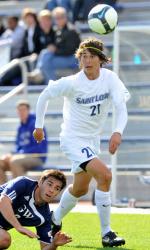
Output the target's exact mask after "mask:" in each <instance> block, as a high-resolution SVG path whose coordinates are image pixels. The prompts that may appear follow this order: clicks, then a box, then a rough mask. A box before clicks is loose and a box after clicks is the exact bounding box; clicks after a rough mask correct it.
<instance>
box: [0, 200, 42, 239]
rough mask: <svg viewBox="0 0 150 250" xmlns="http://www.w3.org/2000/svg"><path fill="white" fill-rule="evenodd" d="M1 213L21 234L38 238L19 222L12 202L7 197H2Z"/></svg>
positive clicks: (0, 202)
mask: <svg viewBox="0 0 150 250" xmlns="http://www.w3.org/2000/svg"><path fill="white" fill-rule="evenodd" d="M0 213H1V214H2V215H3V217H4V218H5V220H7V221H8V222H9V223H10V224H11V225H12V226H13V227H14V228H15V229H16V230H17V231H18V232H19V233H21V234H24V235H27V236H28V237H30V238H37V237H38V236H37V235H36V234H35V233H33V232H32V231H30V230H28V229H27V228H24V227H23V226H22V225H21V224H20V222H19V221H18V220H17V218H16V216H15V214H14V211H13V208H12V201H11V200H10V198H9V197H7V196H6V195H2V196H1V197H0Z"/></svg>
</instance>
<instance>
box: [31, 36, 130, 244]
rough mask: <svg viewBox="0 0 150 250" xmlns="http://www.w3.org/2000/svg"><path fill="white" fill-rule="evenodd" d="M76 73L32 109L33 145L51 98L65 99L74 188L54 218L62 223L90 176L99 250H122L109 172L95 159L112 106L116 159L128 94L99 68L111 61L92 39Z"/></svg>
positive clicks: (64, 136)
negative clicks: (114, 224)
mask: <svg viewBox="0 0 150 250" xmlns="http://www.w3.org/2000/svg"><path fill="white" fill-rule="evenodd" d="M76 58H77V59H78V61H79V67H80V71H79V72H78V73H77V74H75V75H71V76H68V77H63V78H61V79H59V80H57V81H50V82H49V84H48V86H47V87H46V88H45V89H44V91H43V92H42V93H41V94H40V96H39V99H38V102H37V106H36V124H35V130H34V132H33V135H34V138H35V140H36V141H37V142H41V141H42V140H43V139H44V132H43V125H44V116H45V112H46V109H47V103H48V100H49V99H50V98H54V97H58V96H64V107H63V120H64V121H63V124H62V126H61V134H60V147H61V149H62V150H63V152H65V154H66V155H67V157H68V158H69V159H70V160H71V162H72V172H73V173H74V181H73V184H72V185H70V186H69V187H68V188H67V189H66V190H65V192H64V193H63V195H62V198H61V200H60V204H59V207H58V208H57V209H56V211H54V213H53V222H54V223H55V224H56V225H57V226H58V229H59V225H60V224H61V220H62V218H63V217H64V216H65V215H66V214H67V213H68V212H69V211H70V210H71V209H72V208H73V207H74V206H75V205H76V203H77V201H78V199H79V197H80V196H82V195H84V194H86V193H87V192H88V188H89V183H90V181H91V179H92V177H93V178H94V179H95V180H96V182H97V189H96V191H95V202H96V206H97V210H98V214H99V218H100V222H101V232H102V244H103V246H104V247H105V246H108V247H109V246H110V247H113V246H120V245H124V244H125V240H124V239H123V238H120V237H118V236H117V235H116V233H114V232H113V231H112V229H111V227H110V207H111V199H110V192H109V188H110V184H111V179H112V174H111V171H110V170H109V169H108V167H107V166H106V165H105V163H103V162H102V161H101V159H100V158H99V156H98V155H99V149H100V136H101V133H102V128H103V125H104V122H105V119H106V117H107V114H108V111H109V107H110V104H111V103H113V104H114V106H115V109H116V126H115V129H114V131H113V133H112V135H111V138H110V141H109V152H110V154H114V153H115V152H116V150H117V149H118V147H119V145H120V143H121V137H122V133H123V130H124V128H125V126H126V123H127V108H126V101H127V99H128V98H129V92H128V91H127V89H126V88H125V86H124V85H123V83H122V82H121V80H120V79H119V78H118V76H117V75H116V74H115V73H114V72H112V71H110V70H108V69H105V68H103V67H102V65H103V64H104V63H107V62H108V61H109V59H108V58H107V56H106V55H105V54H104V52H103V43H102V42H101V41H100V40H98V39H96V38H89V39H86V40H84V41H83V42H81V44H80V46H79V48H78V50H77V51H76Z"/></svg>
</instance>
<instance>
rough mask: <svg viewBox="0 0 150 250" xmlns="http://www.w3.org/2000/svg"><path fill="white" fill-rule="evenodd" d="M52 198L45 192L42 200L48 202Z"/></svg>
mask: <svg viewBox="0 0 150 250" xmlns="http://www.w3.org/2000/svg"><path fill="white" fill-rule="evenodd" d="M52 199H53V197H52V196H50V195H47V194H45V196H44V201H45V202H48V203H49V202H51V200H52Z"/></svg>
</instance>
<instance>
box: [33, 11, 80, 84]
mask: <svg viewBox="0 0 150 250" xmlns="http://www.w3.org/2000/svg"><path fill="white" fill-rule="evenodd" d="M52 14H53V18H54V21H55V25H56V26H55V45H51V46H48V48H47V49H45V50H42V51H41V53H40V55H39V58H38V63H37V68H38V69H40V70H41V71H42V73H43V76H44V78H45V81H46V83H48V81H49V79H53V80H54V79H56V70H57V69H66V68H71V69H75V68H77V61H76V59H75V57H74V53H75V50H76V49H77V47H78V45H79V43H80V36H79V34H78V32H77V31H76V30H75V28H74V26H73V25H72V24H70V23H69V22H68V19H67V12H66V10H65V9H64V8H63V7H57V8H55V9H54V10H53V12H52Z"/></svg>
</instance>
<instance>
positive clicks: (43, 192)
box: [38, 176, 62, 203]
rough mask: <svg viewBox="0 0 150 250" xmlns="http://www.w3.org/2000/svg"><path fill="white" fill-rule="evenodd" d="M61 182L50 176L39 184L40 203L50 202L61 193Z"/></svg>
mask: <svg viewBox="0 0 150 250" xmlns="http://www.w3.org/2000/svg"><path fill="white" fill-rule="evenodd" d="M61 189H62V182H61V181H59V180H57V179H55V178H54V177H52V176H50V177H49V178H48V179H46V180H45V181H44V182H40V183H39V197H38V199H39V200H40V201H41V202H47V203H49V202H51V201H52V200H53V199H54V198H55V197H56V196H57V195H58V194H59V193H60V191H61Z"/></svg>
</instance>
